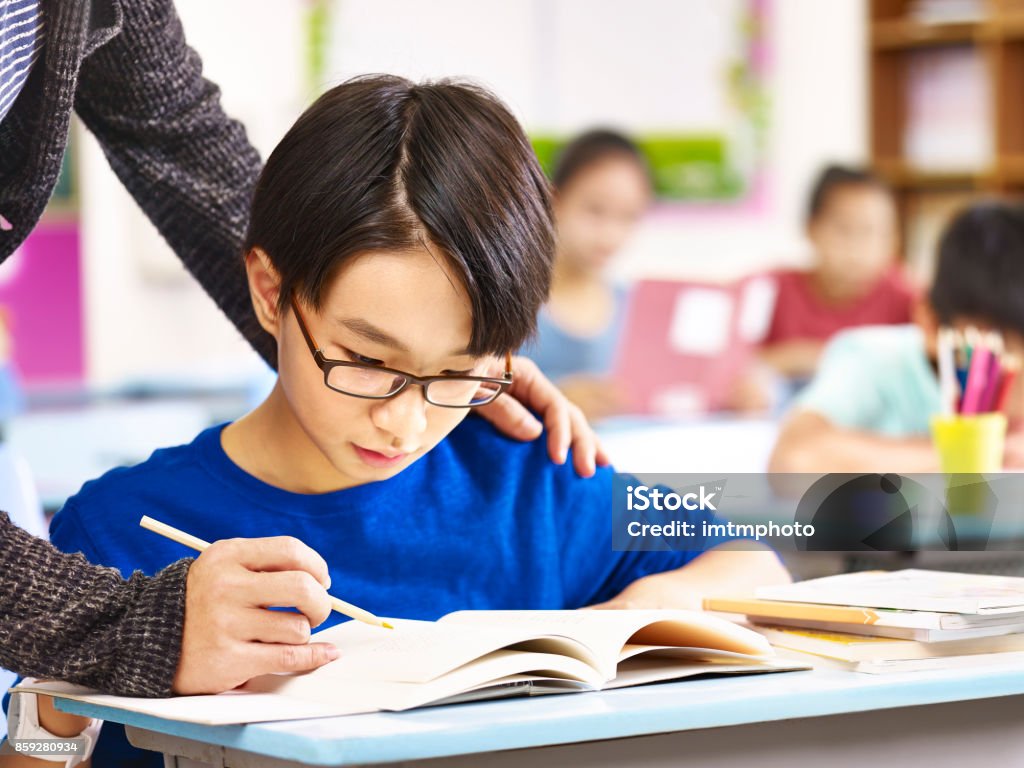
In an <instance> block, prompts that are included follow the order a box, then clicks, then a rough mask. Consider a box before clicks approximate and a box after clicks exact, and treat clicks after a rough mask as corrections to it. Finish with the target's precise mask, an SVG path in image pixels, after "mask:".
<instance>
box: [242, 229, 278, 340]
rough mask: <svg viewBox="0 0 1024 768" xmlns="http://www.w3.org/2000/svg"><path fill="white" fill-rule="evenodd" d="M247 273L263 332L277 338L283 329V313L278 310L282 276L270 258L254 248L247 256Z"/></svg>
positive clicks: (253, 303)
mask: <svg viewBox="0 0 1024 768" xmlns="http://www.w3.org/2000/svg"><path fill="white" fill-rule="evenodd" d="M245 271H246V274H247V275H248V277H249V294H250V295H251V296H252V306H253V309H255V310H256V317H257V319H258V320H259V321H260V325H261V326H263V330H265V331H266V332H267V333H269V334H271V335H272V336H273V337H274V338H277V337H278V332H279V331H280V329H281V312H280V311H279V309H278V299H279V297H280V295H281V276H280V275H279V274H278V273H277V270H276V269H274V265H273V264H271V263H270V257H269V256H267V254H266V252H264V251H263V250H262V249H260V248H253V249H252V250H251V251H249V253H247V254H246V255H245Z"/></svg>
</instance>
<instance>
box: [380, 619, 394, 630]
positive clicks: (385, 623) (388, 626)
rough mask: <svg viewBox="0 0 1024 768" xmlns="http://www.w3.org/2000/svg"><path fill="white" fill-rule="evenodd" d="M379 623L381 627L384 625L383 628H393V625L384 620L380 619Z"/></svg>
mask: <svg viewBox="0 0 1024 768" xmlns="http://www.w3.org/2000/svg"><path fill="white" fill-rule="evenodd" d="M380 625H381V626H382V627H384V629H394V627H392V626H391V625H390V624H388V623H387V622H386V621H382V622H381V623H380Z"/></svg>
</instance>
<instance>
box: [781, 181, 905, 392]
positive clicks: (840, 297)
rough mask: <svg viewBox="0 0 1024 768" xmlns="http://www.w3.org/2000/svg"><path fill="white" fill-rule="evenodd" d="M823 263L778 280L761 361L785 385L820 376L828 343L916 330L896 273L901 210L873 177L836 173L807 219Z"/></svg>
mask: <svg viewBox="0 0 1024 768" xmlns="http://www.w3.org/2000/svg"><path fill="white" fill-rule="evenodd" d="M807 236H808V238H809V239H810V241H811V244H812V246H813V248H814V252H815V259H816V263H815V266H814V267H813V268H812V269H811V270H810V271H806V272H805V271H785V272H781V273H779V274H778V288H779V291H778V298H777V300H776V304H775V313H774V316H773V318H772V323H771V326H770V328H769V330H768V335H767V337H766V338H765V342H764V344H765V346H764V349H763V352H762V359H763V360H764V361H765V362H766V363H768V364H769V365H771V366H772V367H773V368H775V369H776V370H778V371H779V373H781V374H783V375H784V376H786V377H789V378H792V379H804V378H806V377H808V376H810V375H811V374H813V373H814V370H815V367H816V366H817V363H818V357H819V355H820V354H821V350H822V348H823V346H824V344H825V342H826V341H827V340H828V339H829V338H830V337H831V336H832V335H833V334H834V333H836V332H838V331H841V330H843V329H846V328H852V327H855V326H861V325H889V324H900V323H908V322H910V313H911V305H912V303H913V294H912V292H911V290H910V289H909V287H908V286H907V285H906V283H905V282H904V280H903V279H902V277H901V274H900V272H899V270H898V269H897V268H896V266H895V257H896V249H897V221H896V206H895V203H894V201H893V199H892V194H891V193H890V191H889V189H888V188H887V187H886V186H885V184H884V183H883V182H882V181H881V180H880V179H879V178H877V177H876V176H874V175H873V174H871V173H870V172H868V171H864V170H859V169H853V168H843V167H840V166H829V167H828V168H826V169H825V170H824V171H823V172H822V174H821V176H819V177H818V180H817V182H816V183H815V185H814V189H813V191H812V192H811V199H810V204H809V206H808V211H807Z"/></svg>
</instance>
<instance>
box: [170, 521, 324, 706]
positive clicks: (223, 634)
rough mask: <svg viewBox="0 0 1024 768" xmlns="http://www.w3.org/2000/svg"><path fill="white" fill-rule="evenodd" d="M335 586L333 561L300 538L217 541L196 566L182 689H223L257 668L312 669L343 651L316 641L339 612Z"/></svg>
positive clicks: (177, 684)
mask: <svg viewBox="0 0 1024 768" xmlns="http://www.w3.org/2000/svg"><path fill="white" fill-rule="evenodd" d="M328 586H330V576H329V575H328V572H327V564H326V563H325V562H324V560H323V558H322V557H320V555H318V554H317V553H316V552H314V551H313V550H312V549H310V548H309V547H307V546H306V545H305V544H303V543H302V542H300V541H299V540H298V539H294V538H291V537H289V536H278V537H274V538H266V539H225V540H222V541H217V542H215V543H213V544H211V545H210V547H209V549H207V550H206V551H205V552H203V554H202V555H200V556H199V558H198V559H197V560H196V561H195V562H194V563H193V564H192V566H191V567H190V568H189V574H188V580H187V582H186V591H185V628H184V632H183V634H182V646H181V660H180V662H179V664H178V672H177V674H176V675H175V678H174V692H175V693H178V694H198V693H219V692H220V691H226V690H230V689H232V688H236V687H238V686H239V685H241V684H242V683H245V682H246V681H248V680H250V679H251V678H253V677H256V676H257V675H262V674H267V673H271V672H305V671H308V670H311V669H316V668H317V667H320V666H322V665H324V664H326V663H327V662H329V661H333V660H334V659H336V658H338V649H337V648H335V647H334V646H333V645H331V644H329V643H309V635H310V629H311V627H315V626H317V625H318V624H320V623H322V622H323V621H324V619H326V618H327V616H328V615H329V614H330V612H331V606H330V601H329V598H328V595H327V587H328ZM270 606H294V607H295V608H297V609H298V610H299V613H293V612H290V611H269V610H267V608H268V607H270Z"/></svg>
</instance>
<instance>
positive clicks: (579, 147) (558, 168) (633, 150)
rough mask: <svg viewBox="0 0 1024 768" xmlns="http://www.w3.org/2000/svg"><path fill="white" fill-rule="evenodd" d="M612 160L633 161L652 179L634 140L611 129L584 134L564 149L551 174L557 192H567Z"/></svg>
mask: <svg viewBox="0 0 1024 768" xmlns="http://www.w3.org/2000/svg"><path fill="white" fill-rule="evenodd" d="M609 157H625V158H626V159H628V160H632V161H633V162H635V163H636V164H637V166H639V168H640V170H641V171H643V173H644V175H645V176H647V178H648V179H650V175H651V174H650V169H649V168H648V166H647V159H646V158H645V157H644V155H643V152H641V151H640V148H639V147H638V146H637V145H636V144H635V143H633V141H632V140H631V139H629V138H628V137H626V136H624V135H623V134H621V133H618V132H617V131H613V130H610V129H608V128H595V129H593V130H590V131H587V132H586V133H581V134H580V135H579V136H577V137H576V138H575V139H573V140H572V141H570V142H569V143H568V144H566V145H565V147H563V148H562V151H561V152H559V153H558V158H557V159H556V160H555V167H554V170H553V171H552V172H551V182H552V184H554V186H555V189H565V186H566V184H568V183H569V182H570V181H572V179H573V178H575V177H576V176H577V175H579V174H580V172H582V171H584V170H586V169H587V168H589V167H590V166H592V165H594V164H595V163H599V162H601V161H603V160H606V159H607V158H609Z"/></svg>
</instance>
